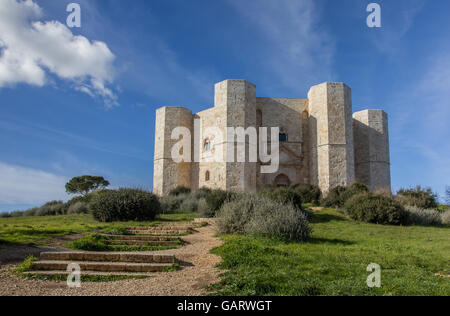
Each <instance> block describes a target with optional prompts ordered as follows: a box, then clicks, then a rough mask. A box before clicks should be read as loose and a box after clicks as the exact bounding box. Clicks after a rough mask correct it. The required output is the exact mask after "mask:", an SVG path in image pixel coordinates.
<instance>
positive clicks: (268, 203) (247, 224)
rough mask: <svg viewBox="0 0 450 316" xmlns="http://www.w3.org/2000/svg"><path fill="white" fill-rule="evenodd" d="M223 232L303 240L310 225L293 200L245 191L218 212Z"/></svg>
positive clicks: (309, 229) (218, 223)
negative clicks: (282, 201)
mask: <svg viewBox="0 0 450 316" xmlns="http://www.w3.org/2000/svg"><path fill="white" fill-rule="evenodd" d="M217 217H218V220H217V225H218V228H219V231H220V232H221V233H226V234H230V233H240V234H258V235H263V236H268V237H277V238H283V239H290V240H297V241H303V240H306V239H308V238H309V236H310V234H311V228H310V226H309V223H308V220H307V218H306V216H305V215H304V214H303V212H302V211H300V210H299V209H297V208H296V207H294V206H293V205H292V204H290V203H288V204H283V203H281V202H279V201H276V200H273V199H270V198H268V197H264V196H261V195H256V194H244V195H242V196H240V197H239V198H238V199H234V200H232V201H230V202H227V203H225V204H224V205H223V206H222V208H221V209H220V211H219V212H218V214H217Z"/></svg>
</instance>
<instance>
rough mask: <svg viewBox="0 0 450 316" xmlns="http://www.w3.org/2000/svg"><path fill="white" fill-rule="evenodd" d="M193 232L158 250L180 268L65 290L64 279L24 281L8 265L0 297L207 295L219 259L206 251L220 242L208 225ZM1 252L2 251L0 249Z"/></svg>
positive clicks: (2, 274) (0, 272)
mask: <svg viewBox="0 0 450 316" xmlns="http://www.w3.org/2000/svg"><path fill="white" fill-rule="evenodd" d="M197 231H198V232H197V233H194V234H192V235H189V236H185V237H183V239H184V240H185V241H186V242H188V244H187V245H186V246H184V247H182V248H180V249H174V250H166V251H159V252H157V253H162V254H174V255H175V256H176V257H177V259H179V260H180V261H181V264H180V265H181V269H180V270H179V271H175V272H170V273H155V274H154V276H153V277H150V278H147V279H142V280H124V281H117V282H97V283H95V282H94V283H90V282H86V283H82V284H81V288H79V289H69V288H68V287H67V285H66V283H65V282H50V281H39V280H36V281H34V280H27V279H24V278H21V277H18V276H15V275H13V274H11V272H10V271H9V269H11V268H12V267H13V266H12V265H7V266H3V267H2V268H1V269H0V296H6V295H7V296H10V295H21V296H22V295H25V296H31V295H38V296H130V295H136V296H141V295H147V296H198V295H205V294H208V293H207V291H206V290H205V287H206V286H208V285H211V284H213V283H216V282H218V281H219V276H218V275H219V270H218V269H217V268H216V265H217V264H218V263H220V260H221V258H220V257H219V256H216V255H212V254H210V253H209V251H210V250H211V249H213V248H215V247H218V246H220V245H221V244H222V242H221V240H220V239H218V238H216V237H214V235H215V233H216V232H215V230H214V228H213V227H212V226H211V225H210V226H207V227H202V228H198V229H197ZM0 251H2V250H0Z"/></svg>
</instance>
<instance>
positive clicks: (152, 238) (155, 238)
mask: <svg viewBox="0 0 450 316" xmlns="http://www.w3.org/2000/svg"><path fill="white" fill-rule="evenodd" d="M106 236H107V237H110V238H113V239H115V240H141V241H179V240H180V238H178V237H171V236H136V235H106Z"/></svg>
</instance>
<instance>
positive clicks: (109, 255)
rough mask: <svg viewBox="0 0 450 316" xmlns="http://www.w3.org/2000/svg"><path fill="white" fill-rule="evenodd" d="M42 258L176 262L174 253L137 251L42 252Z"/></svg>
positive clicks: (57, 259)
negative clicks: (162, 253) (163, 253)
mask: <svg viewBox="0 0 450 316" xmlns="http://www.w3.org/2000/svg"><path fill="white" fill-rule="evenodd" d="M40 257H41V260H56V261H100V262H129V263H175V262H176V258H175V256H174V255H161V254H143V253H136V252H82V251H66V252H42V253H41V256H40Z"/></svg>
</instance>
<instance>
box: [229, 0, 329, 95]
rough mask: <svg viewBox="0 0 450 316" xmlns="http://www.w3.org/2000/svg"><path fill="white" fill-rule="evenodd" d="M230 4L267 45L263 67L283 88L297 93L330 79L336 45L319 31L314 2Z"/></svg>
mask: <svg viewBox="0 0 450 316" xmlns="http://www.w3.org/2000/svg"><path fill="white" fill-rule="evenodd" d="M230 3H231V4H232V5H233V6H234V7H235V8H236V9H237V11H238V12H239V13H240V14H241V15H242V16H243V17H244V18H246V19H248V21H249V22H250V23H252V24H253V25H254V26H255V27H256V28H257V30H259V32H260V33H261V34H262V35H263V37H264V38H265V39H266V40H267V41H268V43H267V45H266V48H265V49H264V51H262V52H261V53H262V54H263V55H264V58H265V61H264V64H268V65H269V66H270V68H271V71H272V72H273V73H275V74H276V75H277V76H278V77H279V78H280V79H281V81H282V84H284V85H286V86H290V87H292V88H293V89H295V90H298V89H299V87H300V86H301V85H304V86H308V85H311V83H313V82H315V83H318V82H322V81H325V80H328V79H330V77H331V75H332V71H331V68H332V62H333V55H334V46H335V45H334V42H333V40H332V38H331V36H329V35H328V34H327V32H325V31H324V30H321V29H320V27H319V23H318V22H319V8H318V5H317V3H316V2H315V1H313V0H299V1H291V0H278V1H273V0H259V1H241V0H230ZM305 74H308V75H305ZM271 81H272V82H273V79H272V78H271Z"/></svg>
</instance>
